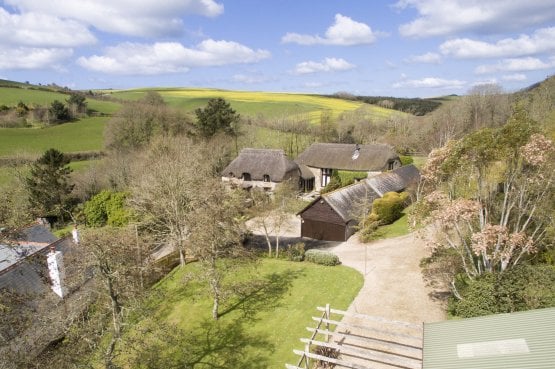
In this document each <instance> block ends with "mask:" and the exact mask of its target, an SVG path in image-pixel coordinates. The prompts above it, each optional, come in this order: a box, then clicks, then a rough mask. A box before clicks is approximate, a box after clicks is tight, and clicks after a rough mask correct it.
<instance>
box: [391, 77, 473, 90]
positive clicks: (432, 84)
mask: <svg viewBox="0 0 555 369" xmlns="http://www.w3.org/2000/svg"><path fill="white" fill-rule="evenodd" d="M465 85H466V82H465V81H459V80H457V79H442V78H436V77H426V78H422V79H407V80H403V81H400V82H397V83H394V84H393V87H394V88H405V87H409V88H463V87H464V86H465Z"/></svg>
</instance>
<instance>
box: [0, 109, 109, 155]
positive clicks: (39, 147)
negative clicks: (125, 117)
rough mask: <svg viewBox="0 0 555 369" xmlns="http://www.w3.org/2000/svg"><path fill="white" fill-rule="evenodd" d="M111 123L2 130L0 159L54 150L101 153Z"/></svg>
mask: <svg viewBox="0 0 555 369" xmlns="http://www.w3.org/2000/svg"><path fill="white" fill-rule="evenodd" d="M107 120H108V118H107V117H89V118H84V119H81V120H79V121H77V122H72V123H64V124H60V125H57V126H50V127H45V128H0V156H10V155H14V154H17V153H20V152H26V153H30V154H39V153H43V152H44V151H46V150H48V149H50V148H55V149H58V150H60V151H62V152H74V151H92V150H100V149H102V147H103V132H104V126H105V125H106V121H107Z"/></svg>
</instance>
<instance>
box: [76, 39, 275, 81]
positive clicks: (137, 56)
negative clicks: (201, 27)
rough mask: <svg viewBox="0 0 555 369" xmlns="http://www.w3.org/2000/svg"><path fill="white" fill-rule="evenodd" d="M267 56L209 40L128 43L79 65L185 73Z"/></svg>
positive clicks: (109, 69) (134, 71) (124, 71)
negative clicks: (188, 43)
mask: <svg viewBox="0 0 555 369" xmlns="http://www.w3.org/2000/svg"><path fill="white" fill-rule="evenodd" d="M268 57H270V53H269V52H268V51H266V50H260V49H259V50H253V49H250V48H248V47H247V46H244V45H241V44H239V43H236V42H233V41H215V40H211V39H208V40H204V41H202V42H201V43H200V44H198V45H196V47H194V48H187V47H185V46H183V45H182V44H180V43H177V42H157V43H154V44H139V43H130V42H128V43H123V44H119V45H117V46H113V47H109V48H107V49H106V52H105V55H101V56H99V55H93V56H91V57H88V58H87V57H80V58H79V59H78V60H77V63H78V64H79V65H81V66H82V67H84V68H86V69H90V70H94V71H98V72H104V73H113V74H151V75H152V74H165V73H178V72H186V71H188V70H189V69H190V68H193V67H208V66H221V65H227V64H240V63H255V62H258V61H260V60H262V59H266V58H268Z"/></svg>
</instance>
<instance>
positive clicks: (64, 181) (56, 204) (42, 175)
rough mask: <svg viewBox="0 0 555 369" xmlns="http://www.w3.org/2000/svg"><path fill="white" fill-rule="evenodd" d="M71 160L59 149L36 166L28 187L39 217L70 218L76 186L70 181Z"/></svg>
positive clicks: (28, 181)
mask: <svg viewBox="0 0 555 369" xmlns="http://www.w3.org/2000/svg"><path fill="white" fill-rule="evenodd" d="M67 164H69V159H68V158H67V157H66V156H65V155H64V154H63V153H62V152H60V151H58V150H56V149H48V150H47V151H46V152H45V153H44V154H43V155H42V156H41V157H40V158H38V159H37V160H36V161H35V162H34V163H33V164H32V165H31V170H30V173H29V177H27V178H26V181H25V187H26V188H27V191H28V192H29V205H30V206H31V209H32V212H33V213H34V215H35V216H48V215H55V216H58V217H61V218H62V219H63V218H64V216H65V215H67V214H69V211H70V210H71V206H72V205H73V204H72V202H73V199H72V197H71V192H72V190H73V184H71V183H70V181H69V175H70V173H71V169H70V168H69V167H68V166H67Z"/></svg>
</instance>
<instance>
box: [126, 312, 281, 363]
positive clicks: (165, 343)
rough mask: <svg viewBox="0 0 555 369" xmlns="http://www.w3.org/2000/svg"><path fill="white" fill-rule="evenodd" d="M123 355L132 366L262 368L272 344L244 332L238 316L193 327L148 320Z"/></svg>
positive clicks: (131, 340) (205, 321) (266, 361)
mask: <svg viewBox="0 0 555 369" xmlns="http://www.w3.org/2000/svg"><path fill="white" fill-rule="evenodd" d="M124 346H125V353H124V356H125V357H127V358H128V360H126V361H127V364H128V365H129V366H130V367H132V368H148V369H150V368H153V369H154V368H183V369H201V368H212V369H228V368H229V369H235V368H243V369H263V368H267V367H268V356H269V355H270V354H271V353H272V352H273V351H274V345H273V344H272V343H270V342H269V341H268V340H267V339H266V338H265V337H264V336H262V335H259V334H253V333H247V332H245V329H244V327H243V322H242V321H240V320H239V319H236V320H232V321H229V322H223V321H221V320H218V321H216V320H212V319H206V320H204V321H202V322H200V323H199V324H198V325H197V326H196V327H193V328H192V329H182V328H180V327H178V326H176V325H171V324H167V323H162V322H159V321H154V320H153V321H151V322H150V324H149V325H148V326H143V327H142V328H141V329H140V331H139V332H137V334H135V335H133V338H129V339H128V340H127V342H126V344H125V345H124Z"/></svg>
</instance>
